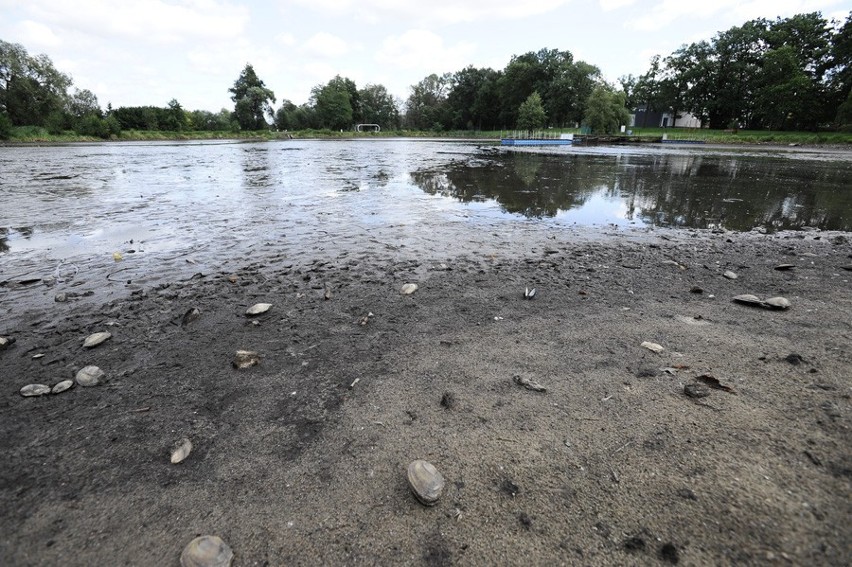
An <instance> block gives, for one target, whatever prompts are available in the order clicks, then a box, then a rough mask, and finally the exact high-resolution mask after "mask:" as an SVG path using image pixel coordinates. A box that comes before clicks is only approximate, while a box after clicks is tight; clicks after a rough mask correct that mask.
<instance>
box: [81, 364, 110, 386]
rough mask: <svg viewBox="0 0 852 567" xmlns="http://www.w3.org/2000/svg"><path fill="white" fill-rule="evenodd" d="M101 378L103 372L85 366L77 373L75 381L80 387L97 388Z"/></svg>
mask: <svg viewBox="0 0 852 567" xmlns="http://www.w3.org/2000/svg"><path fill="white" fill-rule="evenodd" d="M103 377H104V371H103V370H101V369H100V368H98V367H97V366H86V367H84V368H82V369H80V371H79V372H77V376H75V379H76V380H77V383H78V384H80V385H81V386H97V385H98V384H99V383H100V381H101V378H103Z"/></svg>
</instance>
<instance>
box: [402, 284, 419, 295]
mask: <svg viewBox="0 0 852 567" xmlns="http://www.w3.org/2000/svg"><path fill="white" fill-rule="evenodd" d="M415 291H417V284H416V283H407V284H405V285H403V286H402V289H401V290H400V293H402V295H411V294H412V293H414V292H415Z"/></svg>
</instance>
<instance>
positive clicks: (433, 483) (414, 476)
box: [408, 459, 444, 506]
mask: <svg viewBox="0 0 852 567" xmlns="http://www.w3.org/2000/svg"><path fill="white" fill-rule="evenodd" d="M408 487H409V488H410V489H411V492H412V493H413V494H414V496H415V497H416V498H417V499H418V500H419V501H420V502H421V503H423V504H425V505H426V506H434V505H435V503H436V502H437V501H438V499H439V498H440V497H441V493H442V492H443V491H444V477H443V476H442V475H441V473H439V472H438V469H436V468H435V466H434V465H433V464H432V463H429V462H427V461H423V460H420V459H418V460H416V461H413V462H412V463H411V464H410V465H408Z"/></svg>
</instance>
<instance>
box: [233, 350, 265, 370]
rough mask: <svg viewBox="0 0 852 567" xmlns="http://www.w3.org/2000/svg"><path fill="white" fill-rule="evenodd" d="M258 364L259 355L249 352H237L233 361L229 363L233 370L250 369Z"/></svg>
mask: <svg viewBox="0 0 852 567" xmlns="http://www.w3.org/2000/svg"><path fill="white" fill-rule="evenodd" d="M259 362H260V355H259V354H257V353H256V352H254V351H251V350H238V351H237V352H236V354H234V360H232V361H231V364H233V365H234V368H239V369H240V370H242V369H243V368H250V367H252V366H254V365H255V364H257V363H259Z"/></svg>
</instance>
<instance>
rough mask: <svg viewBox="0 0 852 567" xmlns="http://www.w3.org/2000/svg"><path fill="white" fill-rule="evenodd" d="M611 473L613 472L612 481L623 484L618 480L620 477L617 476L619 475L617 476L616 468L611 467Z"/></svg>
mask: <svg viewBox="0 0 852 567" xmlns="http://www.w3.org/2000/svg"><path fill="white" fill-rule="evenodd" d="M609 472H611V473H612V480H614V481H615V482H618V483H621V481H620V480H618V475H617V474H615V469H614V468H612V467H609Z"/></svg>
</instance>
